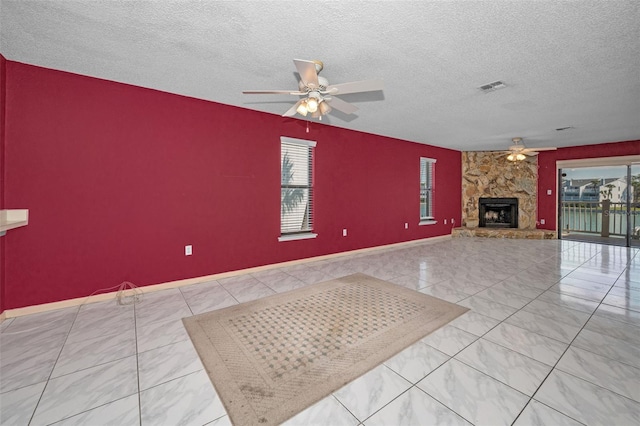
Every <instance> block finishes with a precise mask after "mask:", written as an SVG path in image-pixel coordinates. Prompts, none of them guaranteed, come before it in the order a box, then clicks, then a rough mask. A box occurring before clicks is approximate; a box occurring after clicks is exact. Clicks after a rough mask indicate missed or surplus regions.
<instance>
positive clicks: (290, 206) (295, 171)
mask: <svg viewBox="0 0 640 426" xmlns="http://www.w3.org/2000/svg"><path fill="white" fill-rule="evenodd" d="M282 146H283V148H282V150H281V161H282V163H281V181H280V187H281V195H280V232H281V233H282V234H286V233H292V232H302V231H307V230H310V214H309V202H310V181H309V177H310V173H311V171H310V149H309V147H307V146H303V145H295V144H283V145H282Z"/></svg>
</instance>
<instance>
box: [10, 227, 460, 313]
mask: <svg viewBox="0 0 640 426" xmlns="http://www.w3.org/2000/svg"><path fill="white" fill-rule="evenodd" d="M445 239H451V235H450V234H448V235H440V236H437V237H430V238H423V239H419V240H411V241H404V242H401V243H393V244H387V245H383V246H376V247H368V248H363V249H357V250H351V251H345V252H340V253H333V254H325V255H322V256H316V257H309V258H306V259H298V260H291V261H288V262H281V263H274V264H270V265H264V266H256V267H253V268H246V269H239V270H237V271H230V272H222V273H219V274H213V275H205V276H201V277H195V278H186V279H183V280H176V281H169V282H165V283H159V284H152V285H147V286H144V287H138V288H137V290H139V291H140V292H142V293H151V292H154V291H160V290H167V289H170V288H177V287H184V286H187V285H192V284H199V283H204V282H207V281H213V280H218V279H222V278H228V277H233V276H236V275H243V274H250V273H253V272H260V271H266V270H269V269H275V268H282V267H284V266H293V265H300V264H304V263H309V262H315V261H318V260H326V259H334V258H337V257H342V256H349V255H353V254H359V253H367V252H371V251H376V250H383V249H389V248H396V247H404V246H409V245H416V244H425V243H435V242H438V241H442V240H445ZM134 284H135V283H134ZM123 293H124V295H125V296H128V295H132V294H133V291H131V290H125V291H124V292H123ZM116 295H117V291H113V292H109V293H102V294H96V295H94V296H86V297H78V298H75V299H67V300H61V301H59V302H51V303H43V304H41V305H32V306H26V307H24V308H16V309H7V310H6V311H4V312H2V314H0V321H1V320H4V319H5V318H14V317H20V316H23V315H30V314H36V313H40V312H47V311H53V310H56V309H63V308H69V307H73V306H80V305H84V304H85V303H94V302H102V301H105V300H111V299H115V298H116Z"/></svg>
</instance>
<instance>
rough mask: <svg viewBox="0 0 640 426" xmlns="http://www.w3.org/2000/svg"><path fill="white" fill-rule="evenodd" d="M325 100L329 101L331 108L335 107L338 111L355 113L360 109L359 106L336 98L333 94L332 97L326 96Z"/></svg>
mask: <svg viewBox="0 0 640 426" xmlns="http://www.w3.org/2000/svg"><path fill="white" fill-rule="evenodd" d="M325 101H326V102H329V105H330V106H331V108H335V109H337V110H338V111H342V112H344V113H345V114H353V113H354V112H356V111H357V110H358V107H357V106H355V105H352V104H350V103H349V102H345V101H343V100H342V99H340V98H336V97H335V96H332V97H331V98H330V99H327V98H325Z"/></svg>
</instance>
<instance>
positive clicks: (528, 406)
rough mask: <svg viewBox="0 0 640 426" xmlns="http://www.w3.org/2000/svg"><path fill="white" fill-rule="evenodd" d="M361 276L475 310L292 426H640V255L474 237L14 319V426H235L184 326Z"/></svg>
mask: <svg viewBox="0 0 640 426" xmlns="http://www.w3.org/2000/svg"><path fill="white" fill-rule="evenodd" d="M354 272H363V273H367V274H370V275H373V276H375V277H378V278H381V279H386V280H389V281H391V282H394V283H397V284H398V285H402V286H406V287H409V288H412V289H416V290H419V291H421V292H423V293H427V294H430V295H433V296H436V297H440V298H442V299H445V300H448V301H451V302H454V303H459V304H461V305H464V306H466V307H469V308H470V309H471V311H469V312H468V313H466V314H465V315H464V316H462V317H460V318H458V319H456V320H454V321H453V322H452V323H450V324H449V325H447V326H445V327H444V328H442V329H440V330H438V331H436V332H435V333H433V334H431V335H429V336H427V337H426V338H424V339H423V340H422V341H420V342H418V343H416V344H415V345H413V346H411V347H409V348H407V349H406V350H404V351H403V352H401V353H400V354H398V355H397V356H395V357H394V358H392V359H390V360H388V361H387V362H385V363H384V364H382V365H380V366H378V367H376V368H375V369H373V370H371V371H370V372H369V373H367V374H365V375H364V376H362V377H360V378H359V379H357V380H355V381H354V382H352V383H350V384H348V385H347V386H345V387H344V388H342V389H339V390H337V391H336V392H335V393H334V394H333V395H331V396H329V397H327V398H325V399H324V400H322V401H320V402H318V403H317V404H316V405H314V406H312V407H310V408H309V409H307V410H306V411H304V412H302V413H300V414H299V415H298V416H296V417H294V418H293V419H291V420H290V421H289V422H287V424H288V425H310V424H318V425H341V424H345V425H358V424H364V425H367V426H369V425H409V424H419V425H441V424H477V425H500V424H505V425H506V424H515V425H519V426H520V425H529V424H535V425H577V424H599V425H637V424H640V250H638V249H627V248H622V247H613V246H604V245H598V244H590V243H578V242H569V241H562V242H561V241H526V240H494V239H464V238H463V239H451V240H441V241H438V242H426V243H418V244H414V245H410V246H405V247H402V248H395V249H381V250H376V251H373V252H369V253H368V254H355V255H346V256H342V257H338V258H334V259H331V260H324V261H314V262H309V263H305V264H301V265H297V266H294V267H284V268H277V269H271V270H267V271H263V272H259V273H254V274H246V275H241V276H236V277H233V278H227V279H221V280H219V281H213V282H208V283H203V284H197V285H193V286H189V287H182V288H180V289H173V290H166V291H161V292H156V293H148V294H146V295H145V296H144V298H143V301H142V302H141V303H139V304H136V305H135V306H134V305H129V306H120V305H117V304H116V303H115V301H112V302H101V303H94V304H87V305H84V306H82V307H80V308H70V309H63V310H59V311H52V312H47V313H43V314H37V315H31V316H25V317H20V318H15V319H8V320H5V321H4V322H3V323H2V324H1V331H2V333H1V334H0V344H1V348H0V349H1V351H0V356H1V358H0V364H1V366H0V402H1V409H2V414H1V418H0V423H2V424H3V425H27V424H31V425H47V424H56V425H101V424H114V425H140V424H142V425H204V424H209V425H213V424H215V425H218V424H229V423H230V422H229V419H228V417H227V416H226V414H225V411H224V408H223V406H222V404H221V402H220V400H219V399H218V397H217V396H216V394H215V391H214V390H213V387H212V386H211V383H210V382H209V379H208V377H207V375H206V374H205V372H204V370H203V367H202V364H201V363H200V361H199V359H198V356H197V354H196V352H195V350H194V349H193V346H192V345H191V342H190V340H189V338H188V336H187V334H186V332H185V330H184V328H183V326H182V323H181V320H180V319H181V318H182V317H185V316H190V315H194V314H199V313H201V312H206V311H210V310H213V309H219V308H223V307H226V306H230V305H234V304H237V303H240V302H245V301H248V300H252V299H256V298H259V297H264V296H267V295H270V294H274V293H276V292H282V291H287V290H292V289H295V288H298V287H302V286H305V285H308V284H312V283H315V282H321V281H325V280H329V279H332V278H336V277H339V276H343V275H347V274H350V273H354Z"/></svg>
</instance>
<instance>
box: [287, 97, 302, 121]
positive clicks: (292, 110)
mask: <svg viewBox="0 0 640 426" xmlns="http://www.w3.org/2000/svg"><path fill="white" fill-rule="evenodd" d="M302 101H304V99H300V100H299V101H298V102H296V103H295V105H294V106H292V107H291V108H289V109H288V110H287V112H285V113H284V114H282V116H283V117H292V116H294V115H296V112H297V111H296V110H297V109H298V107H299V106H300V104H301V103H302Z"/></svg>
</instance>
